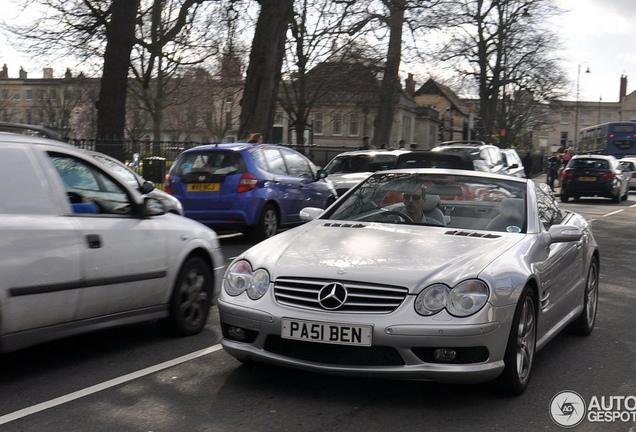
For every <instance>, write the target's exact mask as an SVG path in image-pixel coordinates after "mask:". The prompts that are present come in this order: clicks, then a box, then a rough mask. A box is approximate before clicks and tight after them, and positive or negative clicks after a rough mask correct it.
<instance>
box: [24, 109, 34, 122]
mask: <svg viewBox="0 0 636 432" xmlns="http://www.w3.org/2000/svg"><path fill="white" fill-rule="evenodd" d="M24 118H25V119H26V122H27V123H28V124H33V112H32V111H31V110H30V109H28V110H25V111H24Z"/></svg>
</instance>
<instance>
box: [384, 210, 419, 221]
mask: <svg viewBox="0 0 636 432" xmlns="http://www.w3.org/2000/svg"><path fill="white" fill-rule="evenodd" d="M389 215H393V216H397V217H399V218H401V219H403V220H404V222H408V223H415V221H414V220H413V218H411V217H410V216H409V215H407V214H404V213H402V212H399V211H397V210H383V211H382V213H380V216H382V217H383V218H384V217H386V216H389Z"/></svg>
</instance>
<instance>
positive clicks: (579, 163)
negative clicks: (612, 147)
mask: <svg viewBox="0 0 636 432" xmlns="http://www.w3.org/2000/svg"><path fill="white" fill-rule="evenodd" d="M571 164H572V168H589V169H609V162H608V161H606V160H603V159H573V160H572V162H571Z"/></svg>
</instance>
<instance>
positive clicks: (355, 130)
mask: <svg viewBox="0 0 636 432" xmlns="http://www.w3.org/2000/svg"><path fill="white" fill-rule="evenodd" d="M358 135H360V122H359V121H358V114H355V113H353V114H349V136H358Z"/></svg>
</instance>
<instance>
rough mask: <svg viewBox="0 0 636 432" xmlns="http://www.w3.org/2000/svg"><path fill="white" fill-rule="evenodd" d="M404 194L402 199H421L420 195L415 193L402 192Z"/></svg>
mask: <svg viewBox="0 0 636 432" xmlns="http://www.w3.org/2000/svg"><path fill="white" fill-rule="evenodd" d="M402 195H403V196H404V201H409V200H410V201H419V200H421V199H422V195H416V194H406V193H405V194H402Z"/></svg>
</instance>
